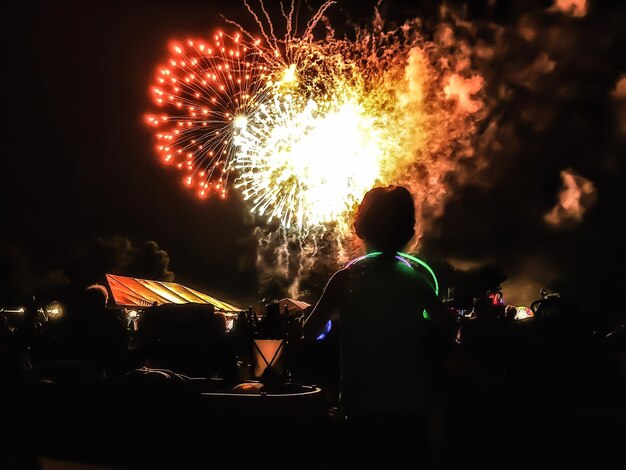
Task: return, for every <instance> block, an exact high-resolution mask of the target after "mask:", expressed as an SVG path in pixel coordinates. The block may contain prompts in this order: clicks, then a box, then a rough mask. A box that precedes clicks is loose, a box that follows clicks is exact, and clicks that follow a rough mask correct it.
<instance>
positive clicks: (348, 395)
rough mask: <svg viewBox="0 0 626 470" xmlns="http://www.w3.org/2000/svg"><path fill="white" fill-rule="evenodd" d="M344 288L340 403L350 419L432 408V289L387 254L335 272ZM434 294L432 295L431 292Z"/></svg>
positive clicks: (418, 411) (403, 413) (398, 414)
mask: <svg viewBox="0 0 626 470" xmlns="http://www.w3.org/2000/svg"><path fill="white" fill-rule="evenodd" d="M336 281H337V282H338V283H339V284H340V286H339V288H338V291H340V292H343V293H344V294H343V295H342V296H341V298H340V299H339V326H340V347H341V371H342V376H341V387H340V404H341V407H342V409H343V411H344V412H345V413H346V414H347V415H348V416H351V415H352V416H374V417H375V416H394V415H397V416H403V415H406V414H421V413H423V412H424V411H425V410H426V409H427V408H428V399H427V396H428V385H429V378H428V374H427V370H428V367H427V356H428V351H426V348H427V344H428V341H427V340H426V338H425V336H426V335H427V334H428V331H429V328H428V325H427V323H426V322H427V320H425V319H424V317H423V310H424V307H425V298H426V295H427V292H426V290H429V291H432V287H431V286H430V284H429V283H428V281H426V279H425V278H424V277H423V276H422V275H421V274H419V273H418V272H417V271H416V270H415V269H413V268H412V267H410V266H407V265H406V264H405V263H404V262H402V261H400V260H398V259H396V258H393V257H386V256H378V257H372V258H364V259H362V260H359V261H357V262H355V263H353V264H352V265H350V266H349V267H348V268H345V269H344V270H342V271H339V272H338V273H337V274H336ZM430 295H432V293H430Z"/></svg>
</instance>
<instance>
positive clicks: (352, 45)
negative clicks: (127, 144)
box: [147, 1, 482, 240]
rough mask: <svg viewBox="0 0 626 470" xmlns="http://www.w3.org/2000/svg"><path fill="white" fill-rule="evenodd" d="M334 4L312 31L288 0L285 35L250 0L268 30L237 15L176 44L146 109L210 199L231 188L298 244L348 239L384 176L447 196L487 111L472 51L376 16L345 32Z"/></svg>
mask: <svg viewBox="0 0 626 470" xmlns="http://www.w3.org/2000/svg"><path fill="white" fill-rule="evenodd" d="M333 3H334V2H333V1H327V2H326V3H324V4H323V5H322V7H321V8H320V9H319V10H318V11H317V12H316V13H315V14H313V15H312V17H311V19H310V20H309V22H308V23H307V24H306V26H305V28H304V30H303V31H302V32H301V33H298V31H297V24H298V21H297V12H296V11H295V9H294V4H293V2H292V3H291V5H290V8H289V9H285V8H284V7H283V4H282V3H281V4H280V5H281V13H282V17H283V20H284V22H283V23H284V24H283V28H282V30H283V32H284V34H283V35H282V36H281V37H278V35H277V34H276V30H277V27H276V25H275V24H273V23H272V21H271V18H270V15H269V13H268V11H267V10H266V8H265V5H264V4H263V3H262V2H261V3H260V13H259V14H257V13H256V12H255V11H254V9H252V8H251V7H250V5H249V4H248V3H246V2H245V1H244V4H245V5H246V7H248V10H249V11H250V13H251V14H252V15H253V18H254V20H255V21H256V23H257V25H258V28H259V32H260V37H261V39H257V38H256V37H254V36H253V35H252V34H250V33H249V32H247V31H246V30H245V29H244V28H242V27H241V26H240V25H238V24H236V23H233V22H230V21H228V20H227V22H228V23H230V24H231V25H232V26H234V27H235V28H237V29H238V30H239V33H237V34H236V35H234V36H227V35H226V34H223V33H219V34H217V35H215V36H214V38H213V41H212V42H203V41H200V40H190V41H187V42H186V43H185V44H173V45H172V51H173V54H172V57H171V58H170V59H169V60H168V62H167V64H166V65H165V66H162V67H160V68H159V69H158V71H157V74H156V83H155V85H154V87H153V88H152V93H153V96H154V100H155V103H156V104H157V105H158V106H161V107H163V108H164V112H163V113H160V114H159V113H153V114H151V115H150V116H148V118H147V119H148V122H149V123H150V124H151V125H152V126H154V127H155V137H156V147H157V151H158V153H159V155H160V156H161V158H162V159H163V160H164V161H165V162H166V163H171V164H174V165H176V166H177V167H178V168H180V169H182V170H183V171H185V177H184V181H185V184H187V185H188V186H191V187H193V188H194V189H195V190H196V191H197V192H198V195H199V196H200V197H207V196H208V195H209V194H210V193H214V194H217V195H219V196H220V197H225V196H226V194H227V191H228V188H230V187H234V188H236V189H238V190H239V191H240V192H241V194H242V196H243V198H244V200H245V201H246V202H247V204H248V206H249V208H250V210H251V212H253V213H254V214H256V215H258V216H260V217H262V218H265V219H266V220H268V219H269V220H277V221H279V223H280V225H281V227H283V228H284V229H285V230H286V231H288V232H291V233H295V234H298V235H297V236H298V237H300V239H301V240H302V239H304V238H305V237H308V236H310V234H311V233H312V232H314V231H315V230H318V229H321V231H322V232H324V233H326V232H327V231H328V227H329V226H330V225H332V227H333V230H334V231H335V235H336V238H337V239H341V238H343V239H345V238H346V237H348V236H349V233H350V223H349V222H350V218H351V215H352V213H353V211H354V209H355V207H356V205H357V204H358V202H359V201H360V200H361V199H362V197H363V195H364V194H365V193H366V192H367V191H368V190H369V189H371V188H372V187H374V186H376V185H380V184H404V185H407V186H408V187H409V188H410V189H411V190H412V191H413V192H414V193H415V194H416V195H418V196H419V197H420V200H421V201H422V203H424V204H425V203H431V202H432V203H434V204H436V203H438V202H440V201H441V199H442V198H443V195H442V194H443V191H444V186H445V185H444V184H443V183H442V181H443V179H444V178H445V176H446V175H447V174H448V173H450V172H451V171H454V159H453V158H450V157H451V155H452V154H453V153H454V152H455V151H456V150H458V148H459V147H462V146H463V143H464V142H467V141H468V136H470V135H471V134H472V132H473V129H474V128H473V125H472V122H471V120H468V116H470V115H471V114H472V113H475V112H476V111H477V110H480V107H481V102H480V100H475V99H474V94H475V93H477V92H478V91H479V90H480V87H481V85H482V83H481V79H480V77H473V76H468V74H467V70H466V69H467V63H468V61H467V60H465V59H466V58H464V57H462V54H459V53H451V54H449V55H446V51H445V50H444V49H443V48H441V47H435V46H434V45H433V44H432V43H427V42H425V41H424V40H423V39H422V37H421V35H420V32H419V30H420V24H419V22H418V21H412V22H407V23H406V24H405V25H403V26H402V27H400V28H397V29H392V30H389V31H385V30H384V29H383V27H382V23H383V22H382V21H381V20H380V19H379V21H377V22H376V24H375V25H372V26H371V27H369V28H363V29H360V30H357V32H356V37H355V38H353V39H345V38H336V37H335V36H334V32H333V31H332V29H330V27H329V26H328V23H327V22H326V21H325V18H324V12H325V11H326V10H327V9H328V8H329V7H330V6H331V5H332V4H333ZM321 24H323V25H324V26H325V27H326V35H325V37H324V38H323V39H318V38H316V37H315V35H314V34H313V31H314V29H315V28H316V27H317V26H319V25H321ZM470 117H471V116H470ZM424 201H426V202H424ZM420 204H421V203H418V207H419V206H420Z"/></svg>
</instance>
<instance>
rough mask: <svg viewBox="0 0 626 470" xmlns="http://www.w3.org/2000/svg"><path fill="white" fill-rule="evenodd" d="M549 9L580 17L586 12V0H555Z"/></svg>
mask: <svg viewBox="0 0 626 470" xmlns="http://www.w3.org/2000/svg"><path fill="white" fill-rule="evenodd" d="M550 11H560V12H562V13H565V14H566V15H571V16H574V17H576V18H582V17H583V16H585V15H586V14H587V0H555V2H554V5H553V6H552V7H551V8H550Z"/></svg>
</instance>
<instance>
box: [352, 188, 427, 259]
mask: <svg viewBox="0 0 626 470" xmlns="http://www.w3.org/2000/svg"><path fill="white" fill-rule="evenodd" d="M414 226H415V205H414V203H413V197H412V196H411V193H410V192H409V191H408V190H407V189H406V188H404V187H402V186H387V187H386V188H374V189H372V190H370V191H368V192H367V194H365V196H364V197H363V201H362V202H361V205H360V206H359V209H358V211H357V213H356V215H355V218H354V229H355V231H356V234H357V236H358V237H359V238H361V239H362V240H364V241H365V243H366V244H367V245H369V246H370V247H371V248H373V249H375V250H378V251H383V252H390V251H399V250H401V249H402V248H403V247H404V246H405V245H406V244H407V243H408V242H409V241H410V240H411V238H413V235H414V234H415V229H414Z"/></svg>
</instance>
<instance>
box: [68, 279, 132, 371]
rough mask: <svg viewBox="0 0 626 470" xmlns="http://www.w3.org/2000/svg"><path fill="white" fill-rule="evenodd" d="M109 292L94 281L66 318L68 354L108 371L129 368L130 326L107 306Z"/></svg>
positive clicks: (69, 356)
mask: <svg viewBox="0 0 626 470" xmlns="http://www.w3.org/2000/svg"><path fill="white" fill-rule="evenodd" d="M107 301H108V293H107V290H106V288H105V287H104V286H101V285H97V284H96V285H92V286H89V287H87V288H86V289H85V290H84V291H82V292H81V293H80V295H79V297H78V299H77V303H76V305H75V306H74V308H73V309H71V311H70V312H69V315H68V318H66V319H64V325H63V326H64V329H65V333H64V335H63V340H64V341H65V346H66V358H70V359H74V360H78V361H81V362H83V363H85V364H89V365H91V366H94V367H96V368H99V369H101V370H102V371H103V373H104V374H106V375H118V374H121V373H123V372H125V370H126V368H127V361H128V337H127V332H126V328H125V326H124V324H123V322H122V321H121V319H120V318H118V317H117V316H116V315H115V314H114V313H113V312H111V311H108V310H107V309H106V306H107Z"/></svg>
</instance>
